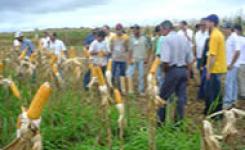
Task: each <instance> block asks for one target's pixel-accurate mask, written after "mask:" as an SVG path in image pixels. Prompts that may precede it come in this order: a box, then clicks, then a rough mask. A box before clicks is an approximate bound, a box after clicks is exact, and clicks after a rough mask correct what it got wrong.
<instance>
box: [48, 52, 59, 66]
mask: <svg viewBox="0 0 245 150" xmlns="http://www.w3.org/2000/svg"><path fill="white" fill-rule="evenodd" d="M57 61H58V57H57V56H56V55H54V54H51V59H50V64H51V65H53V64H55V63H56V62H57Z"/></svg>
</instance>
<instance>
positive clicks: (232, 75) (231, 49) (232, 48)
mask: <svg viewBox="0 0 245 150" xmlns="http://www.w3.org/2000/svg"><path fill="white" fill-rule="evenodd" d="M222 28H223V31H224V34H225V36H226V37H227V38H226V58H227V66H228V72H227V74H226V79H225V93H224V102H223V103H224V104H223V108H225V109H228V108H231V107H232V105H235V103H236V101H237V98H238V83H237V82H238V68H239V61H238V60H239V56H240V50H241V44H240V39H239V36H238V35H237V33H236V32H233V25H232V23H230V22H225V23H224V25H223V26H222Z"/></svg>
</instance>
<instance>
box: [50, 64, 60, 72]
mask: <svg viewBox="0 0 245 150" xmlns="http://www.w3.org/2000/svg"><path fill="white" fill-rule="evenodd" d="M51 67H52V70H53V73H54V74H55V75H57V74H58V73H59V70H58V68H57V66H56V65H55V64H53V65H52V66H51Z"/></svg>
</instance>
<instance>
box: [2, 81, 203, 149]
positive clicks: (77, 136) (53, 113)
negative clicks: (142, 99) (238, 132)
mask: <svg viewBox="0 0 245 150" xmlns="http://www.w3.org/2000/svg"><path fill="white" fill-rule="evenodd" d="M20 87H21V93H22V94H23V97H25V98H24V100H22V101H18V100H17V99H16V98H14V97H13V96H12V95H11V93H9V92H8V89H3V88H1V90H0V95H1V97H0V116H1V117H0V123H1V126H0V147H3V146H4V145H6V144H7V143H9V142H10V141H11V140H13V139H14V137H15V130H16V129H15V126H16V118H17V116H18V114H19V113H20V106H21V104H25V106H27V104H28V103H30V99H31V97H32V96H33V94H34V93H35V91H36V90H37V88H38V86H37V85H36V87H34V89H32V90H30V89H29V88H31V87H32V88H33V86H31V85H25V86H23V85H22V86H20ZM131 98H132V99H130V101H131V102H130V114H128V118H127V119H130V120H128V122H129V124H128V126H127V128H126V129H125V145H124V146H125V150H139V149H140V150H146V149H148V131H147V126H148V122H147V118H146V116H144V115H142V113H141V111H142V110H140V108H139V107H138V106H136V105H137V101H136V99H134V98H135V97H132V96H131ZM99 103H100V98H99V97H98V95H97V93H88V92H84V91H82V90H72V89H70V90H69V89H67V90H65V92H64V91H59V90H54V91H53V93H52V96H51V98H50V100H49V102H48V104H47V106H46V107H45V109H44V111H43V114H42V124H41V133H42V136H43V144H44V149H45V150H58V149H59V150H81V149H82V150H104V149H105V150H106V149H107V148H106V142H105V141H104V145H103V144H102V145H98V144H97V142H96V137H97V134H98V132H99V130H100V129H102V130H103V129H104V126H103V125H102V124H101V121H100V117H99V114H98V113H99V111H98V110H99ZM109 115H110V118H111V126H112V128H111V129H112V133H113V150H118V149H119V146H120V140H119V137H118V134H119V133H118V127H117V117H118V113H117V110H116V109H115V106H114V105H112V106H111V108H110V112H109ZM189 124H191V122H190V123H188V124H186V125H184V126H183V127H182V128H173V126H172V125H171V124H169V125H167V126H165V127H163V128H159V129H158V130H157V138H156V139H157V141H156V143H157V149H168V150H179V149H181V150H190V149H193V150H198V149H200V144H199V143H200V134H199V131H198V129H197V128H194V129H193V130H189V129H190V128H189V127H188V126H189ZM102 135H104V136H105V133H104V132H102ZM103 138H105V137H103Z"/></svg>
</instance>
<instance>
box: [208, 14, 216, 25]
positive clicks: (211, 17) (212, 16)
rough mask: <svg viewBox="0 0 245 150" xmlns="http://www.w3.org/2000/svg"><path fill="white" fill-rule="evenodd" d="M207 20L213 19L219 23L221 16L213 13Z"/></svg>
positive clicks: (212, 20)
mask: <svg viewBox="0 0 245 150" xmlns="http://www.w3.org/2000/svg"><path fill="white" fill-rule="evenodd" d="M206 20H208V21H211V22H213V23H215V24H219V17H218V16H217V15H216V14H211V15H209V16H207V17H206Z"/></svg>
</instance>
